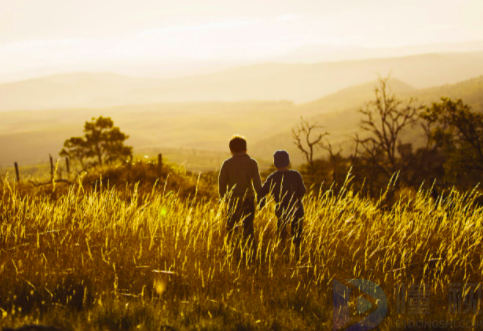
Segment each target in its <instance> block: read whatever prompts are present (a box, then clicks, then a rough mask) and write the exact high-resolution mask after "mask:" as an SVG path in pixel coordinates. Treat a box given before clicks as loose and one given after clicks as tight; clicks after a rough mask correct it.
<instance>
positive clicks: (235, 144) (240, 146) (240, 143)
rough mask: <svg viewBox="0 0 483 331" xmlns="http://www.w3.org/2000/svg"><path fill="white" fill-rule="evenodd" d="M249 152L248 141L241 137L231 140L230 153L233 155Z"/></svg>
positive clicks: (235, 136)
mask: <svg viewBox="0 0 483 331" xmlns="http://www.w3.org/2000/svg"><path fill="white" fill-rule="evenodd" d="M246 150H247V140H246V139H245V137H243V136H240V135H234V136H233V137H231V139H230V151H232V152H233V153H241V152H244V151H246Z"/></svg>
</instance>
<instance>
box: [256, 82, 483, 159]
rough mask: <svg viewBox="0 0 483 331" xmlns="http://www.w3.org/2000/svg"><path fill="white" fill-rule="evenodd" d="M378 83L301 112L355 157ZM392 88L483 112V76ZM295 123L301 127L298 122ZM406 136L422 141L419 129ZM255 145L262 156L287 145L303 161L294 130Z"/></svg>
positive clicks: (420, 100)
mask: <svg viewBox="0 0 483 331" xmlns="http://www.w3.org/2000/svg"><path fill="white" fill-rule="evenodd" d="M376 84H377V82H376V81H373V82H371V83H366V84H362V85H358V86H352V87H350V88H347V89H344V90H341V91H339V92H336V93H333V94H331V95H329V96H327V97H324V98H321V99H319V100H316V101H314V102H311V103H308V104H304V105H300V106H297V107H296V108H297V112H299V113H300V114H301V115H303V116H305V118H308V119H311V120H312V121H316V122H317V123H318V124H319V125H322V126H323V127H324V130H326V131H327V132H329V133H330V136H329V137H328V139H330V141H331V143H332V145H333V146H334V148H335V149H336V150H337V149H338V146H339V145H341V146H342V149H343V153H344V154H346V155H348V154H351V153H352V152H353V148H354V146H353V144H352V143H351V137H353V136H354V134H355V133H356V132H357V131H358V128H359V124H360V120H361V114H360V113H359V109H360V108H361V107H363V106H364V104H365V103H366V102H367V101H370V100H372V99H373V98H374V86H375V85H376ZM388 86H389V88H390V90H391V91H393V92H394V93H395V94H396V96H397V97H398V98H400V99H402V100H407V99H409V98H414V99H415V103H417V104H426V105H430V104H431V103H432V102H437V101H438V100H440V98H441V97H444V96H445V97H450V98H461V99H463V101H464V102H465V103H467V104H469V105H470V106H471V107H472V108H473V109H474V110H475V111H477V112H483V76H480V77H477V78H473V79H470V80H466V81H463V82H459V83H456V84H446V85H443V86H437V87H432V88H428V89H415V88H413V87H411V86H409V85H408V84H405V83H404V82H402V81H399V80H397V79H391V80H390V81H389V85H388ZM294 124H297V122H296V123H294ZM406 137H407V139H410V140H411V141H413V142H414V143H416V144H418V142H419V141H421V137H420V136H419V131H417V130H413V131H411V132H407V133H406ZM255 145H256V146H257V147H256V150H255V153H256V154H260V155H264V154H266V153H269V152H270V151H273V150H275V149H278V148H280V147H279V146H283V147H284V148H285V149H287V150H288V151H289V152H291V154H292V155H294V157H293V161H294V163H295V164H299V163H300V162H303V159H302V157H301V155H300V152H299V151H298V150H297V148H296V146H295V145H294V144H293V141H292V138H291V132H290V130H285V131H281V132H277V133H276V134H274V135H273V136H270V137H268V138H266V139H262V140H259V141H257V142H256V144H255ZM322 153H324V152H322ZM319 155H322V154H319Z"/></svg>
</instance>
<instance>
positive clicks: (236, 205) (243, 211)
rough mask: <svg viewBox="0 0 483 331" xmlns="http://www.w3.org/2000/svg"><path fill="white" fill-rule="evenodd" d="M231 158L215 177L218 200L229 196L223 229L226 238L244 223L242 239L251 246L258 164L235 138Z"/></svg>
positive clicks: (259, 185)
mask: <svg viewBox="0 0 483 331" xmlns="http://www.w3.org/2000/svg"><path fill="white" fill-rule="evenodd" d="M229 147H230V151H231V154H232V157H231V158H229V159H227V160H225V162H223V165H222V166H221V170H220V175H219V177H218V190H219V194H220V198H223V197H224V196H225V195H227V193H228V192H230V196H229V198H230V199H229V201H228V219H227V224H226V229H227V231H228V235H229V238H230V237H231V234H232V232H233V229H234V227H235V225H236V224H237V223H239V222H240V221H242V222H243V238H244V239H249V240H250V241H251V242H253V239H254V233H253V220H254V217H255V193H257V194H258V192H259V191H260V189H261V188H262V181H261V178H260V173H259V172H258V163H257V161H255V160H254V159H252V158H251V157H250V156H248V154H247V141H246V139H245V138H244V137H243V136H239V135H235V136H233V137H232V138H231V140H230V143H229Z"/></svg>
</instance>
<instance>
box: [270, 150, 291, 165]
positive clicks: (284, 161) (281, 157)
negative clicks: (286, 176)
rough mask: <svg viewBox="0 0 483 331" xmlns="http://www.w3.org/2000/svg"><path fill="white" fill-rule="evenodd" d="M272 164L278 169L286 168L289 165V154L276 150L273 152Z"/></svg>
mask: <svg viewBox="0 0 483 331" xmlns="http://www.w3.org/2000/svg"><path fill="white" fill-rule="evenodd" d="M273 165H274V166H275V168H277V169H279V170H280V169H285V168H288V166H289V165H290V156H289V155H288V153H287V151H283V150H280V151H276V152H275V154H273Z"/></svg>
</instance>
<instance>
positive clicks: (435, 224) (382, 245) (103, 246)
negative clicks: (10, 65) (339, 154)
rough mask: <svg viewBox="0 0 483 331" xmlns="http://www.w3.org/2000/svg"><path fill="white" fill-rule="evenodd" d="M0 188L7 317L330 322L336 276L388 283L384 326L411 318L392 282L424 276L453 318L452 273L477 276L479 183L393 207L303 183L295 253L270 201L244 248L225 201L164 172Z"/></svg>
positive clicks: (437, 313)
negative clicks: (166, 178)
mask: <svg viewBox="0 0 483 331" xmlns="http://www.w3.org/2000/svg"><path fill="white" fill-rule="evenodd" d="M1 195H2V196H1V199H0V236H1V244H0V248H1V250H0V309H1V311H0V312H1V314H2V319H1V324H2V325H4V326H6V325H8V326H16V325H21V324H25V323H37V322H38V323H49V324H57V325H60V326H63V327H64V328H67V329H72V330H84V329H93V330H108V329H109V330H163V329H166V330H168V329H170V328H171V329H172V328H174V329H176V330H185V329H186V330H267V329H271V330H329V329H332V281H333V280H334V279H337V280H341V281H343V280H346V279H359V278H363V279H367V280H371V281H373V282H376V283H378V284H379V285H380V286H381V287H382V289H383V290H384V291H385V293H386V296H387V297H388V300H389V311H388V316H387V317H386V319H385V320H384V322H383V324H382V325H381V326H380V328H381V329H382V330H389V329H391V330H392V329H394V327H395V324H394V323H395V320H396V319H398V318H407V316H402V315H398V314H397V312H396V311H395V310H394V307H395V303H394V301H395V296H394V289H395V288H396V287H397V286H398V285H400V284H406V286H410V285H411V284H428V285H430V287H431V289H432V292H431V293H432V294H431V315H429V316H430V317H432V318H439V317H445V318H448V317H447V316H446V314H447V311H448V299H447V297H448V292H447V290H448V286H449V284H451V283H478V282H480V281H481V279H482V272H483V262H482V259H481V252H482V238H483V235H482V231H481V222H482V216H483V210H482V208H481V207H478V206H477V205H475V203H474V200H475V198H476V197H477V193H476V191H474V192H467V193H458V192H457V191H452V192H449V193H448V194H447V195H446V197H445V198H444V199H443V198H440V199H438V200H437V201H434V200H432V198H431V197H430V196H429V195H428V193H427V192H425V191H423V190H420V191H419V192H417V193H415V194H414V195H412V196H406V197H405V196H402V197H401V198H399V200H398V201H397V202H396V203H395V204H394V206H393V207H392V208H391V209H389V210H386V209H383V208H381V207H380V202H379V201H375V200H371V199H369V198H365V197H361V196H359V195H358V194H356V193H355V192H353V191H352V190H351V189H350V185H349V182H346V186H345V187H344V188H343V189H342V190H340V192H339V193H338V194H337V195H335V194H334V192H333V191H331V190H328V191H325V192H323V193H321V194H319V195H317V196H315V195H310V194H309V195H308V196H307V197H306V198H305V200H304V203H305V209H306V218H305V222H304V238H303V241H302V245H301V253H300V259H296V255H295V250H294V247H293V246H290V245H289V246H288V251H285V252H282V251H281V248H280V247H281V245H280V243H279V241H278V238H277V235H276V218H275V216H274V213H273V208H274V206H273V203H268V204H267V206H266V207H265V208H263V209H262V210H257V214H256V218H255V231H256V238H257V245H256V246H255V248H254V251H253V252H248V251H247V250H249V249H250V248H249V247H245V246H244V245H243V243H242V242H241V241H240V240H237V238H235V240H236V243H235V244H231V243H228V242H226V236H225V229H224V222H225V208H226V204H225V203H224V202H221V203H220V202H219V201H217V199H215V198H212V199H208V198H206V197H199V196H198V195H197V192H196V191H195V192H194V194H192V195H190V196H189V197H181V196H180V195H179V194H178V193H177V190H176V189H173V188H170V186H169V183H168V184H167V183H164V182H158V183H157V184H156V185H154V186H153V187H152V188H151V190H150V191H149V192H147V191H143V193H142V194H140V192H139V190H138V188H137V186H129V189H128V191H126V188H125V187H124V188H122V189H119V190H118V189H116V188H115V187H107V186H106V185H105V184H102V185H101V184H100V185H98V186H96V187H95V188H94V189H92V190H86V189H85V188H83V186H82V185H74V186H70V188H69V189H68V190H66V191H65V192H64V193H62V194H58V195H57V196H56V197H55V199H52V198H50V197H48V196H46V195H45V192H43V193H39V192H37V193H29V192H25V191H19V190H18V187H17V186H16V185H14V184H12V183H8V182H7V181H5V182H4V184H3V187H2V192H1ZM247 256H253V259H252V260H250V259H249V258H247ZM420 317H421V318H423V317H424V318H426V319H427V318H428V316H420ZM412 318H414V316H412ZM451 318H453V317H451ZM455 318H462V317H461V316H457V317H455Z"/></svg>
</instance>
